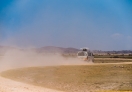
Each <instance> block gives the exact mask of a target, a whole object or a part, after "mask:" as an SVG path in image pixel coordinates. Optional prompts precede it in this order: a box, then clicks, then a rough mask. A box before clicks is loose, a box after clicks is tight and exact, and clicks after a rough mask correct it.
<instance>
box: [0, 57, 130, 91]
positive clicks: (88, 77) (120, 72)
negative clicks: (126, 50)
mask: <svg viewBox="0 0 132 92" xmlns="http://www.w3.org/2000/svg"><path fill="white" fill-rule="evenodd" d="M66 60H67V59H66ZM66 60H65V61H66ZM72 60H74V59H72ZM75 60H76V59H75ZM58 61H59V59H58ZM52 62H54V61H52ZM81 62H84V61H81ZM0 75H1V76H2V77H4V78H8V79H11V80H14V81H18V82H22V83H26V84H30V85H35V86H39V87H46V88H49V89H55V90H59V91H64V92H132V60H131V59H120V58H95V59H94V63H87V62H84V63H83V64H77V65H76V64H71V65H70V64H69V65H68V64H67V65H56V66H54V65H49V66H39V67H38V66H31V67H25V68H17V69H10V70H6V71H3V72H1V73H0ZM3 92H4V91H3ZM36 92H37V91H36ZM40 92H41V91H40ZM42 92H44V91H42ZM53 92H54V91H53Z"/></svg>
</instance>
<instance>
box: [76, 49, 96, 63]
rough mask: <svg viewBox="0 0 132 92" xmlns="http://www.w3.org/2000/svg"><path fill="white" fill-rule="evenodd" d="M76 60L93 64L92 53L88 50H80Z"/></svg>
mask: <svg viewBox="0 0 132 92" xmlns="http://www.w3.org/2000/svg"><path fill="white" fill-rule="evenodd" d="M77 56H78V58H80V59H81V60H84V61H87V62H94V56H93V53H92V52H91V51H90V50H89V49H88V48H82V49H81V51H79V52H78V53H77Z"/></svg>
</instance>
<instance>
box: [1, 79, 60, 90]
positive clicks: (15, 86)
mask: <svg viewBox="0 0 132 92" xmlns="http://www.w3.org/2000/svg"><path fill="white" fill-rule="evenodd" d="M0 92H62V91H57V90H52V89H47V88H43V87H38V86H33V85H28V84H25V83H21V82H16V81H13V80H10V79H5V78H2V77H0Z"/></svg>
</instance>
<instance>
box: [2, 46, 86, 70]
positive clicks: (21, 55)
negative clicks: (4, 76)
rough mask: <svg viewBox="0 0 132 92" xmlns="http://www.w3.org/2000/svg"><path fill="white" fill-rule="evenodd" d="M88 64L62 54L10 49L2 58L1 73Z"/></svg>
mask: <svg viewBox="0 0 132 92" xmlns="http://www.w3.org/2000/svg"><path fill="white" fill-rule="evenodd" d="M79 64H86V62H82V61H81V60H79V59H77V58H66V57H63V56H62V55H61V54H50V53H49V54H45V53H38V52H36V51H34V50H31V49H26V50H20V49H10V50H7V51H6V52H5V53H4V55H2V56H0V71H4V70H8V69H14V68H21V67H34V66H56V65H79Z"/></svg>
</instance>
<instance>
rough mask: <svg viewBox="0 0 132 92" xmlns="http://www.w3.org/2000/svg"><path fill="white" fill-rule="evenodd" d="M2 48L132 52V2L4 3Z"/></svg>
mask: <svg viewBox="0 0 132 92" xmlns="http://www.w3.org/2000/svg"><path fill="white" fill-rule="evenodd" d="M0 45H6V46H18V47H43V46H59V47H75V48H82V47H88V48H90V49H92V50H132V0H0Z"/></svg>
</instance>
